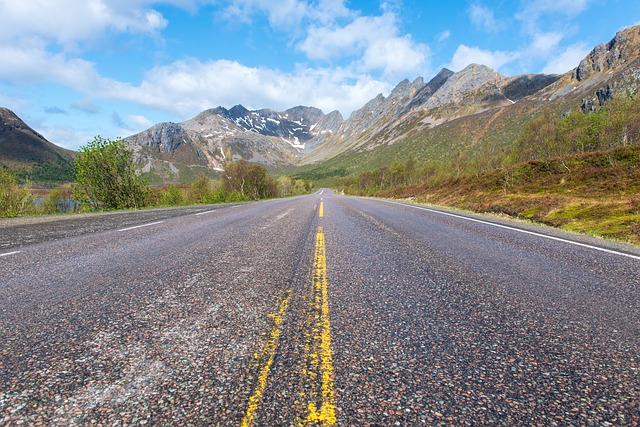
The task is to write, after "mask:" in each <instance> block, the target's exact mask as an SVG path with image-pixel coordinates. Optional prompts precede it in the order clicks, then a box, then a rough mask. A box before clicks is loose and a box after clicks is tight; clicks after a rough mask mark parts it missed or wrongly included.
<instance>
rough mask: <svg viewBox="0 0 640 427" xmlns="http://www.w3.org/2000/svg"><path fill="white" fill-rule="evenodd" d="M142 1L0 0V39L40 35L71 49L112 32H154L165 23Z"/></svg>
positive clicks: (20, 39)
mask: <svg viewBox="0 0 640 427" xmlns="http://www.w3.org/2000/svg"><path fill="white" fill-rule="evenodd" d="M145 3H148V2H147V1H145V0H130V1H127V2H125V1H120V0H117V1H113V0H112V1H107V0H57V1H55V2H47V1H37V2H34V1H4V2H0V16H2V17H3V20H2V26H0V41H4V42H11V43H22V42H23V41H24V40H25V39H33V38H36V37H37V38H40V39H42V40H46V41H47V42H50V41H52V42H54V43H57V44H59V45H60V46H63V47H64V48H65V49H68V50H69V49H70V50H74V49H76V48H77V47H78V44H79V43H81V42H83V41H86V40H89V39H94V38H96V37H99V36H101V35H103V34H104V33H105V32H107V31H113V32H116V33H123V32H129V33H155V32H157V31H159V30H161V29H163V28H164V27H166V25H167V23H168V22H167V20H166V19H165V18H164V17H163V16H162V15H161V14H160V13H159V12H157V11H156V10H154V9H151V8H148V7H147V6H146V5H145Z"/></svg>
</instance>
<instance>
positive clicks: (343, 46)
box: [297, 12, 430, 79]
mask: <svg viewBox="0 0 640 427" xmlns="http://www.w3.org/2000/svg"><path fill="white" fill-rule="evenodd" d="M297 47H298V49H299V50H300V51H301V52H303V53H305V55H306V56H307V57H309V58H311V59H318V60H324V61H331V60H339V59H344V58H349V57H350V58H352V59H353V62H352V65H353V66H354V67H355V68H356V71H357V72H373V71H381V72H382V73H383V75H384V76H386V77H387V78H388V79H392V78H397V77H398V76H400V75H402V76H407V75H415V74H416V73H417V74H421V73H424V72H425V68H426V67H428V64H429V54H430V52H429V48H428V46H427V45H424V44H421V43H415V42H414V41H413V40H412V39H411V37H410V36H408V35H406V36H402V35H400V30H399V27H398V23H397V18H396V16H395V15H394V14H392V13H390V12H387V13H384V14H383V15H381V16H362V17H358V18H356V19H354V20H353V21H352V22H350V23H348V24H347V25H344V26H338V25H330V26H320V27H313V28H311V29H310V30H309V32H308V35H307V37H306V39H305V40H303V41H302V42H301V43H299V44H298V46H297Z"/></svg>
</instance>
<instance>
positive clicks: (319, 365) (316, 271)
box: [298, 204, 336, 426]
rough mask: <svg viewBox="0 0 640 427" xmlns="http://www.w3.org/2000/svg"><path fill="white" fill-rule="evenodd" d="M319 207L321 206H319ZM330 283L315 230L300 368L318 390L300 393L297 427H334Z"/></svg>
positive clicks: (321, 240)
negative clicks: (302, 409)
mask: <svg viewBox="0 0 640 427" xmlns="http://www.w3.org/2000/svg"><path fill="white" fill-rule="evenodd" d="M320 207H321V208H322V204H320ZM328 287H329V282H328V280H327V257H326V249H325V243H324V231H323V229H322V227H318V230H317V232H316V247H315V255H314V262H313V275H312V279H311V289H312V299H311V301H310V306H311V314H312V316H311V319H313V320H312V324H311V328H310V329H311V331H310V333H309V334H308V340H307V345H306V346H305V350H306V353H307V363H306V364H305V368H304V369H303V375H305V377H306V378H305V380H309V381H311V382H314V380H315V379H316V378H320V381H321V382H320V390H319V391H318V390H317V388H314V387H310V390H311V391H310V392H309V395H308V396H305V394H304V392H301V393H300V397H301V399H304V400H306V401H307V402H308V404H307V414H306V417H305V418H304V419H299V420H298V425H300V426H303V425H306V424H320V425H322V426H334V425H335V424H336V408H335V405H334V399H335V392H334V389H333V355H332V352H331V322H330V319H329V289H328Z"/></svg>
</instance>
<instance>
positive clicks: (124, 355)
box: [0, 190, 640, 426]
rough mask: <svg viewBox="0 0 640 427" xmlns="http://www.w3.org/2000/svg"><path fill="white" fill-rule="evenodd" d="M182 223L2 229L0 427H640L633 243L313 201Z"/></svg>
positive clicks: (8, 224)
mask: <svg viewBox="0 0 640 427" xmlns="http://www.w3.org/2000/svg"><path fill="white" fill-rule="evenodd" d="M320 203H322V204H323V216H322V217H320V216H319V206H320ZM189 209H190V210H183V211H180V210H170V211H168V212H167V211H166V210H165V211H157V212H155V213H154V211H144V212H148V213H146V214H144V215H140V214H139V213H135V212H132V213H126V214H110V215H107V216H106V217H107V218H108V221H107V220H104V219H102V218H100V217H94V218H92V217H77V218H72V219H64V220H54V221H53V222H52V221H49V220H41V221H36V220H33V221H34V222H32V223H29V222H28V221H27V223H25V222H22V223H20V222H19V221H5V220H3V221H2V222H0V228H1V230H2V237H1V238H0V255H3V256H0V425H6V426H14V425H34V426H49V425H54V426H68V425H95V426H131V425H160V426H164V425H175V426H186V425H192V426H211V425H215V426H240V425H255V426H295V425H312V426H331V425H339V426H416V425H457V426H465V425H469V426H476V425H479V426H481V425H505V426H512V425H539V426H549V425H558V426H566V425H581V426H582V425H587V426H589V425H592V426H603V425H638V424H640V371H639V370H640V260H639V259H637V258H633V256H636V257H637V256H639V255H640V251H639V250H638V249H637V248H635V247H630V246H624V245H611V244H609V243H606V242H600V241H598V240H595V239H586V238H583V237H579V238H578V237H575V236H571V235H565V234H562V233H558V232H557V231H548V230H545V229H540V230H538V229H535V231H536V232H540V233H550V234H552V235H553V236H555V237H559V238H562V239H569V240H576V239H577V240H579V241H580V242H581V243H583V244H589V245H595V246H598V247H604V248H608V249H613V250H614V253H609V252H602V251H599V250H596V249H594V248H590V247H584V246H576V245H571V244H568V243H566V242H563V241H558V240H551V239H545V238H542V237H539V236H535V235H531V234H526V233H520V232H518V231H514V230H508V229H504V228H500V227H495V226H494V225H491V224H485V223H479V222H474V221H468V220H465V219H462V218H457V217H453V216H448V215H442V214H440V213H438V212H435V211H426V210H421V209H417V208H415V207H412V206H408V205H400V204H390V203H385V202H381V201H376V200H368V199H358V198H347V197H342V196H337V195H335V194H333V193H331V192H329V191H328V190H324V191H323V192H322V193H320V192H318V193H315V194H313V195H310V196H304V197H297V198H292V199H283V200H274V201H267V202H260V203H251V204H243V205H238V206H236V207H233V206H219V207H216V206H208V207H198V208H189ZM198 213H202V215H196V214H198ZM132 215H133V217H132ZM136 215H139V216H136ZM71 217H73V216H71ZM101 221H102V222H101ZM160 221H162V222H160ZM139 225H143V227H140V228H133V229H128V230H125V231H120V230H123V229H126V228H129V227H135V226H139ZM510 226H513V227H521V225H518V224H511V225H510ZM528 230H530V229H528ZM320 232H321V233H323V237H324V240H323V245H322V246H323V251H322V257H320V256H319V255H318V254H319V252H318V240H319V238H318V235H319V234H320ZM314 248H315V249H314ZM325 249H326V260H325V258H324V256H325V253H324V250H325ZM617 251H619V252H617ZM5 254H6V255H5ZM625 254H626V255H625ZM627 255H632V257H629V256H627ZM320 258H321V260H320ZM325 261H326V263H325ZM325 264H326V265H325ZM325 267H326V286H325V288H326V289H325V290H326V295H325V294H322V292H321V290H322V289H321V287H320V286H319V285H316V287H314V283H315V282H314V281H316V282H317V275H318V271H319V270H322V269H323V268H325ZM325 297H326V299H327V300H326V302H327V303H328V318H327V317H325V314H324V313H325V312H323V308H322V307H323V305H322V304H323V302H324V300H323V298H325ZM324 309H326V306H325V308H324ZM329 324H330V351H327V345H326V344H327V343H328V342H329V337H328V334H329ZM252 404H254V406H253V408H252V407H251V405H252ZM314 405H315V406H314ZM313 408H317V409H318V411H317V412H314V411H315V410H314V409H313ZM320 408H324V409H326V410H327V411H326V412H322V411H320Z"/></svg>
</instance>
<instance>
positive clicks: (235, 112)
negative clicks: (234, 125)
mask: <svg viewBox="0 0 640 427" xmlns="http://www.w3.org/2000/svg"><path fill="white" fill-rule="evenodd" d="M249 113H250V111H249V110H247V109H246V108H244V106H242V105H240V104H238V105H235V106H233V107H231V109H229V111H228V115H229V117H231V118H232V119H238V118H240V117H245V116H246V115H248V114H249Z"/></svg>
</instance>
